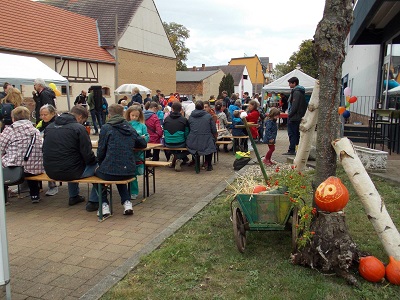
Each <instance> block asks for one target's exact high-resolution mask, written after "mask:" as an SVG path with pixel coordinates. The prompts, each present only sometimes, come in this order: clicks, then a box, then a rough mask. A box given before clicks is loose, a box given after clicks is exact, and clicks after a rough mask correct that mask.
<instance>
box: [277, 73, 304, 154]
mask: <svg viewBox="0 0 400 300" xmlns="http://www.w3.org/2000/svg"><path fill="white" fill-rule="evenodd" d="M288 82H289V87H290V88H291V89H292V91H291V92H290V97H289V113H288V126H287V129H288V135H289V143H290V144H289V149H288V152H286V153H283V155H295V154H296V146H297V145H298V144H299V141H300V122H301V119H302V118H303V116H304V114H305V113H306V110H307V102H306V98H305V89H304V87H302V86H301V85H299V79H298V78H297V77H292V78H290V79H289V80H288Z"/></svg>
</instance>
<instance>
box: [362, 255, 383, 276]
mask: <svg viewBox="0 0 400 300" xmlns="http://www.w3.org/2000/svg"><path fill="white" fill-rule="evenodd" d="M358 271H359V272H360V275H361V276H362V277H363V278H364V279H366V280H368V281H371V282H379V281H381V280H382V278H383V277H385V266H384V265H383V263H382V262H381V261H380V260H379V259H377V258H376V257H375V256H365V257H361V258H360V265H359V266H358Z"/></svg>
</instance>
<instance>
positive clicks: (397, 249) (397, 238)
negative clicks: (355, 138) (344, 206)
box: [332, 138, 400, 260]
mask: <svg viewBox="0 0 400 300" xmlns="http://www.w3.org/2000/svg"><path fill="white" fill-rule="evenodd" d="M332 146H333V148H334V149H335V151H336V154H337V155H338V156H339V159H340V161H341V163H342V165H343V168H344V170H345V171H346V174H347V176H349V179H350V181H351V183H352V184H353V186H354V188H355V190H356V192H357V195H358V196H359V197H360V200H361V202H362V204H363V206H364V209H365V212H366V213H367V216H368V219H369V220H370V221H371V223H372V225H373V226H374V228H375V231H376V233H377V234H378V236H379V238H380V240H381V242H382V244H383V247H384V248H385V250H386V253H387V254H388V256H393V257H394V258H395V259H397V260H400V234H399V232H398V230H397V228H396V226H395V225H394V223H393V221H392V219H391V218H390V216H389V213H388V212H387V210H386V206H385V203H384V202H383V200H382V198H381V196H380V195H379V193H378V191H377V190H376V188H375V185H374V183H373V182H372V180H371V178H370V177H369V175H368V173H367V171H366V170H365V168H364V166H363V164H362V162H361V160H360V158H359V157H358V155H357V153H356V152H355V151H354V148H353V145H352V143H351V142H350V140H349V139H348V138H342V139H339V140H336V141H333V142H332Z"/></svg>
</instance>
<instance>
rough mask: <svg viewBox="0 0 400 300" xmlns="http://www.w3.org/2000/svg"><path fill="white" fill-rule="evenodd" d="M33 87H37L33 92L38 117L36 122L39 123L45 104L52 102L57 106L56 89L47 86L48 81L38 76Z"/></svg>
mask: <svg viewBox="0 0 400 300" xmlns="http://www.w3.org/2000/svg"><path fill="white" fill-rule="evenodd" d="M33 88H34V89H35V90H34V91H33V92H32V95H33V100H35V103H36V107H35V117H36V124H38V123H39V122H40V121H41V119H40V108H41V107H42V106H43V105H45V104H51V105H53V106H54V107H56V102H55V100H54V99H55V98H56V94H55V93H54V91H53V90H52V89H50V88H48V87H46V83H45V82H44V80H43V79H42V78H36V79H35V81H34V84H33Z"/></svg>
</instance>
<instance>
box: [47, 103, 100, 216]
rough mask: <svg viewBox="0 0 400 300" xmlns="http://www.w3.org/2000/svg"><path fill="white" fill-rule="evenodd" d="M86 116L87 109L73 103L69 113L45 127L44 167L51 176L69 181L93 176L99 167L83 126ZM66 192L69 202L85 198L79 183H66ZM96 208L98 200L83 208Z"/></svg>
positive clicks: (81, 200) (75, 202)
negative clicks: (80, 191) (81, 194)
mask: <svg viewBox="0 0 400 300" xmlns="http://www.w3.org/2000/svg"><path fill="white" fill-rule="evenodd" d="M87 118H88V111H87V110H86V108H84V107H83V106H80V105H76V106H74V107H73V108H72V109H71V112H70V113H63V114H61V115H60V116H59V117H57V118H56V119H55V121H54V122H53V123H51V124H50V125H48V126H47V127H46V129H45V131H44V142H43V166H44V169H45V171H46V173H47V175H48V176H49V177H50V178H52V179H55V180H66V181H69V180H75V179H79V178H84V177H89V176H93V175H94V173H95V169H96V168H97V167H98V164H97V159H96V156H95V155H94V153H93V150H92V142H91V141H90V138H89V135H88V133H87V131H86V129H85V127H84V126H83V125H82V124H83V123H84V122H86V120H87ZM68 193H69V202H68V204H69V205H75V204H78V203H80V202H83V201H85V197H82V196H80V195H79V184H78V183H68ZM88 203H91V202H88ZM92 206H93V207H92ZM97 209H98V203H97V207H95V205H91V206H90V207H88V206H87V207H86V210H88V211H95V210H97Z"/></svg>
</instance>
